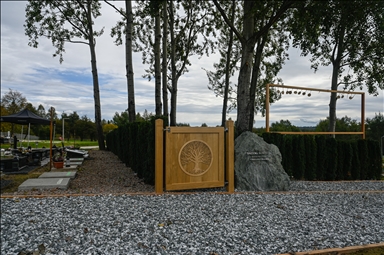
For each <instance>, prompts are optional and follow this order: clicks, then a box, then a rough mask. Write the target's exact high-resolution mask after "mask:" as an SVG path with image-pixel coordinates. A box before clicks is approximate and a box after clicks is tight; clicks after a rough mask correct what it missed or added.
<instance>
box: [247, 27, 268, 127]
mask: <svg viewBox="0 0 384 255" xmlns="http://www.w3.org/2000/svg"><path fill="white" fill-rule="evenodd" d="M267 36H268V33H266V34H264V35H263V36H262V37H261V38H259V40H258V43H257V47H256V55H255V62H254V64H253V70H252V80H251V89H250V93H249V96H250V98H249V105H250V107H249V124H248V130H249V131H252V129H253V121H254V119H255V98H256V87H257V81H258V79H259V73H260V64H261V56H262V54H263V49H264V45H265V42H266V41H267Z"/></svg>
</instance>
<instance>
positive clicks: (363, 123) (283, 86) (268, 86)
mask: <svg viewBox="0 0 384 255" xmlns="http://www.w3.org/2000/svg"><path fill="white" fill-rule="evenodd" d="M270 87H279V88H287V89H300V90H308V91H318V92H331V93H340V94H354V95H361V131H360V132H274V131H269V88H270ZM265 101H266V102H265V111H266V115H265V131H266V132H268V133H280V134H289V135H292V134H295V135H361V136H362V138H363V139H365V122H364V119H365V93H364V92H354V91H343V90H328V89H313V88H306V87H297V86H286V85H278V84H267V89H266V95H265Z"/></svg>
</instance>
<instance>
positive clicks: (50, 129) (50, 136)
mask: <svg viewBox="0 0 384 255" xmlns="http://www.w3.org/2000/svg"><path fill="white" fill-rule="evenodd" d="M52 130H53V107H51V124H50V126H49V171H51V170H52V140H53V137H52V132H53V131H52Z"/></svg>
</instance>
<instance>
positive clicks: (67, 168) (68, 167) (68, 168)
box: [51, 164, 79, 172]
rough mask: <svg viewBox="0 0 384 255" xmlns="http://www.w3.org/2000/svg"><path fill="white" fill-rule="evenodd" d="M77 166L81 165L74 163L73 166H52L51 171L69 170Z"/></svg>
mask: <svg viewBox="0 0 384 255" xmlns="http://www.w3.org/2000/svg"><path fill="white" fill-rule="evenodd" d="M77 166H79V165H75V164H72V165H71V166H65V165H64V167H63V168H54V167H53V166H52V168H51V172H68V171H74V170H76V169H77Z"/></svg>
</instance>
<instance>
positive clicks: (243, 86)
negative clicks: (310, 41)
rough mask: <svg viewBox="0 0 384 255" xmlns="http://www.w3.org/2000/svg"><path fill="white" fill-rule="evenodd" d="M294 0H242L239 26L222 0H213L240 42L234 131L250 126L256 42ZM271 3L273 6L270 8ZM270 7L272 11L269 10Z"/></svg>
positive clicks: (246, 128) (239, 132)
mask: <svg viewBox="0 0 384 255" xmlns="http://www.w3.org/2000/svg"><path fill="white" fill-rule="evenodd" d="M294 2H295V1H289V0H283V1H272V2H270V1H243V15H242V27H241V29H240V30H239V29H238V28H236V27H235V26H234V24H232V23H231V21H230V19H229V18H228V15H227V14H226V12H225V11H224V9H223V8H222V4H221V3H219V2H218V1H217V0H213V3H214V4H215V6H216V8H217V10H218V11H219V12H220V14H221V16H222V18H223V20H224V22H225V23H226V24H227V26H228V27H229V29H231V30H232V31H233V32H234V34H235V35H236V37H237V39H238V40H239V41H240V44H241V62H240V71H239V77H238V84H237V121H236V131H237V132H238V134H241V133H242V132H244V131H247V130H249V127H250V123H251V122H252V121H251V119H250V111H251V110H250V109H251V108H253V105H251V102H250V98H251V97H250V93H251V91H250V88H251V76H252V66H253V57H254V54H255V45H256V43H257V42H258V40H259V39H260V38H261V37H262V36H263V35H264V34H266V33H268V31H269V29H270V28H271V27H272V26H273V25H274V24H275V23H276V22H277V21H278V20H279V19H280V18H281V17H282V16H283V15H284V14H285V12H286V11H287V10H288V9H289V8H290V7H292V5H293V4H294ZM272 7H273V8H272ZM270 9H273V12H272V13H269V12H268V11H269V10H270ZM260 17H265V19H266V22H265V23H264V24H263V25H261V26H256V25H257V19H258V18H260Z"/></svg>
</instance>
